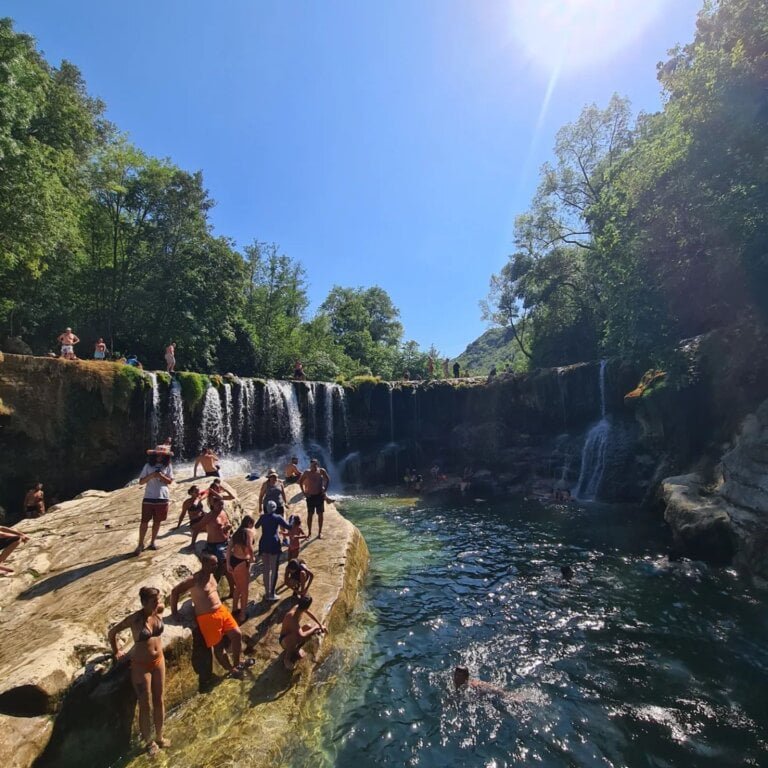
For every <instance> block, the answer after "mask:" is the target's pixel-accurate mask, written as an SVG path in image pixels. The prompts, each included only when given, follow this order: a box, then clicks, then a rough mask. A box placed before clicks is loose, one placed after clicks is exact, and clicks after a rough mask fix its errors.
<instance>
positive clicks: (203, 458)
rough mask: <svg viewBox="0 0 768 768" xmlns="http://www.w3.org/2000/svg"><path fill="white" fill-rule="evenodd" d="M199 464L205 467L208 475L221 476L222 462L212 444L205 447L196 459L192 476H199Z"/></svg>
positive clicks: (204, 469)
mask: <svg viewBox="0 0 768 768" xmlns="http://www.w3.org/2000/svg"><path fill="white" fill-rule="evenodd" d="M198 466H200V467H202V468H203V472H205V476H206V477H221V464H219V457H218V456H217V455H216V454H215V453H214V452H213V448H211V446H210V445H206V446H205V448H203V452H202V453H201V454H200V455H199V456H198V457H197V458H196V459H195V466H194V468H193V469H192V477H197V468H198Z"/></svg>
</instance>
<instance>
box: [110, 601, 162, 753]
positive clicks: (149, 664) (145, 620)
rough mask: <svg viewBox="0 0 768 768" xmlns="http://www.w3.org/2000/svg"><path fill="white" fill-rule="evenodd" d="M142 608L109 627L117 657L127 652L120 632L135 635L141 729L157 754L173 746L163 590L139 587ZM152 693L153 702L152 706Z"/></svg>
mask: <svg viewBox="0 0 768 768" xmlns="http://www.w3.org/2000/svg"><path fill="white" fill-rule="evenodd" d="M139 600H140V601H141V610H139V611H135V612H134V613H132V614H130V615H129V616H126V618H124V619H123V620H122V621H121V622H119V623H118V624H115V626H114V627H112V628H111V629H110V630H109V633H108V638H109V645H110V647H111V648H112V655H113V656H114V657H115V660H116V661H119V660H120V659H121V658H123V657H124V656H125V653H124V652H123V651H122V650H118V647H117V635H118V634H119V633H120V632H122V631H123V630H125V629H130V630H131V634H132V635H133V649H132V653H131V682H132V683H133V688H134V690H135V691H136V698H137V699H138V703H139V731H140V732H141V738H142V739H143V740H144V744H145V746H146V750H147V752H148V753H149V755H150V756H151V757H154V756H155V755H156V754H157V753H158V751H159V750H160V748H161V747H162V748H165V747H170V746H171V742H170V741H168V739H166V738H163V726H164V724H165V702H164V694H165V656H164V655H163V641H162V640H161V639H160V635H162V634H163V629H164V627H163V619H162V618H161V617H162V614H163V610H164V606H163V605H162V603H161V602H160V590H158V589H156V588H155V587H142V588H141V589H140V590H139ZM150 695H151V699H152V703H151V706H150ZM150 714H154V720H155V739H154V741H153V740H152V730H151V718H150Z"/></svg>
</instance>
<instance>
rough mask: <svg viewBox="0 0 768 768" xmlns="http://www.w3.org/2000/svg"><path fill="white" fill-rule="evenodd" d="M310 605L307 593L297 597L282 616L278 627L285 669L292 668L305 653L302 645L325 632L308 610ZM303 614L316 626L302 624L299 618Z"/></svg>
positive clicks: (324, 628) (323, 626)
mask: <svg viewBox="0 0 768 768" xmlns="http://www.w3.org/2000/svg"><path fill="white" fill-rule="evenodd" d="M311 605H312V598H311V597H310V596H309V595H305V596H304V597H300V598H299V602H298V603H297V604H296V605H294V606H293V608H291V610H290V611H288V613H286V614H285V618H283V624H282V626H281V628H280V646H281V647H282V648H283V650H284V651H285V653H284V654H283V664H284V665H285V668H286V669H293V668H294V666H295V665H296V662H297V661H299V660H300V659H303V658H304V656H305V655H306V654H305V653H304V651H303V650H302V646H303V645H304V644H305V643H306V642H307V641H308V640H309V639H310V638H312V637H314V636H315V635H324V634H327V632H328V628H327V627H326V626H325V625H324V624H322V623H321V622H320V620H319V619H317V618H316V617H315V616H313V615H312V614H311V613H310V612H309V607H310V606H311ZM304 614H306V615H307V616H309V618H310V619H312V621H314V622H315V625H316V626H314V627H313V626H312V625H311V624H302V623H301V620H302V618H303V617H304Z"/></svg>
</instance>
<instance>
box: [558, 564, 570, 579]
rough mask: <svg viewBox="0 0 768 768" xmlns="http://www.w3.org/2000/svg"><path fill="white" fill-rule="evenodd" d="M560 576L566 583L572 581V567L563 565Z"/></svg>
mask: <svg viewBox="0 0 768 768" xmlns="http://www.w3.org/2000/svg"><path fill="white" fill-rule="evenodd" d="M560 575H561V576H562V577H563V579H565V581H570V580H571V579H572V578H573V568H571V566H570V565H561V566H560Z"/></svg>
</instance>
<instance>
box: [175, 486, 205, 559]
mask: <svg viewBox="0 0 768 768" xmlns="http://www.w3.org/2000/svg"><path fill="white" fill-rule="evenodd" d="M207 495H208V491H207V490H204V489H200V488H199V487H198V486H196V485H192V486H190V488H189V490H188V491H187V498H186V499H184V503H183V504H182V505H181V514H180V515H179V522H178V523H176V527H177V528H181V524H182V522H183V521H184V518H185V517H186V516H187V515H188V516H189V530H190V531H191V532H192V543H191V544H190V545H189V546H190V548H191V549H193V550H194V548H195V544H196V543H197V537H198V536H199V535H200V534H201V533H202V532H203V531H204V530H205V510H204V509H203V499H204V498H205V497H206V496H207Z"/></svg>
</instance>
